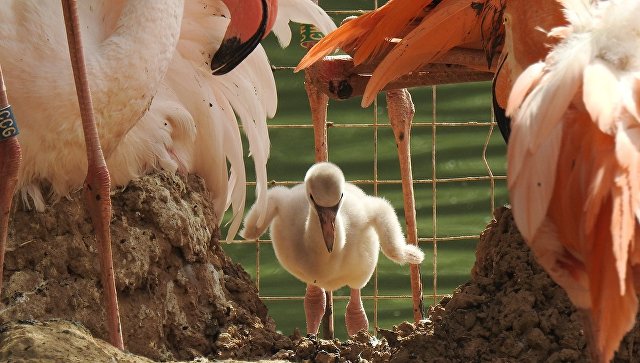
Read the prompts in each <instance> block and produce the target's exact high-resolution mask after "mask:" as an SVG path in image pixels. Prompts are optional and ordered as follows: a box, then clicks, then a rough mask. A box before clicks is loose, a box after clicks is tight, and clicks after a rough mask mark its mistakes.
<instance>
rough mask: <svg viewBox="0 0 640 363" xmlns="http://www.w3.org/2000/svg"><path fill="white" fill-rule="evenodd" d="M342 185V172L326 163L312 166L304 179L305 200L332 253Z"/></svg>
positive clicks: (328, 249)
mask: <svg viewBox="0 0 640 363" xmlns="http://www.w3.org/2000/svg"><path fill="white" fill-rule="evenodd" d="M344 183H345V180H344V175H343V174H342V170H340V168H338V167H337V166H336V165H335V164H332V163H327V162H322V163H317V164H315V165H313V166H312V167H311V168H310V169H309V170H308V171H307V175H306V176H305V177H304V184H305V187H306V189H307V199H308V200H309V205H310V206H311V207H312V208H311V209H312V210H313V211H314V212H315V215H317V217H318V219H319V221H320V229H321V230H322V237H323V239H324V243H325V245H326V246H327V251H329V252H331V251H333V244H334V242H335V239H336V217H337V216H338V210H339V209H340V205H341V203H342V197H343V192H342V191H343V187H344ZM312 218H313V217H312Z"/></svg>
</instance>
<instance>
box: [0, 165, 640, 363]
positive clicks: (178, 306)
mask: <svg viewBox="0 0 640 363" xmlns="http://www.w3.org/2000/svg"><path fill="white" fill-rule="evenodd" d="M203 191H204V188H203V186H202V183H201V181H200V180H199V179H198V178H195V177H193V178H192V177H190V178H189V179H188V180H183V179H180V178H179V177H175V176H173V175H170V174H165V173H161V174H158V175H155V176H149V177H145V178H143V179H141V180H140V181H136V182H134V183H132V184H131V185H130V186H129V187H127V189H126V190H124V191H120V192H117V193H115V195H114V199H113V205H114V214H113V219H112V223H113V224H112V225H113V227H112V233H113V240H114V261H116V278H117V281H118V282H117V288H118V293H119V297H120V303H121V313H122V316H123V318H122V324H123V331H124V334H125V344H126V345H127V348H128V350H129V351H131V352H132V353H135V354H138V355H141V356H146V357H148V358H150V359H153V360H161V361H167V360H189V359H195V358H197V357H203V356H204V357H208V358H210V359H226V358H233V359H244V360H257V359H265V358H270V359H283V360H293V361H302V360H310V361H317V362H338V361H341V362H344V361H359V359H365V360H366V361H373V362H383V361H392V362H411V361H415V362H485V361H486V362H495V361H500V362H540V361H548V362H587V361H588V358H587V349H586V348H585V339H584V335H583V333H582V330H581V325H580V319H579V315H578V313H577V312H576V311H575V309H574V308H573V307H572V305H571V304H570V303H569V301H568V299H567V297H566V294H565V293H564V292H563V290H562V289H560V288H559V287H558V286H557V285H555V284H554V283H553V281H551V279H550V278H549V277H548V275H547V274H546V273H545V272H544V271H543V270H542V269H541V268H540V267H539V266H538V265H537V263H535V261H534V259H533V257H532V254H531V253H530V251H529V249H528V248H527V247H526V245H525V244H524V243H523V242H522V238H521V237H520V235H519V233H518V231H517V228H516V227H515V225H514V223H513V218H512V216H511V212H510V211H509V210H508V209H506V208H500V209H498V210H496V212H495V218H496V220H495V221H494V222H492V223H491V224H490V225H489V226H488V227H487V229H486V230H485V231H484V232H483V233H482V236H481V240H480V243H479V244H478V249H477V252H476V256H477V261H476V264H475V266H474V268H473V271H472V272H471V274H470V280H469V281H468V282H467V283H465V284H463V285H462V286H460V287H459V288H458V289H456V291H455V292H454V294H453V296H452V297H451V298H447V299H444V300H443V301H441V302H440V303H439V304H437V305H435V306H434V307H433V308H432V309H431V310H430V311H429V314H428V319H427V320H425V321H423V322H420V323H418V324H410V323H406V322H405V323H400V322H399V324H398V325H397V326H396V327H395V328H394V329H393V330H389V331H386V330H383V331H381V332H380V336H379V338H374V337H372V336H370V335H368V334H366V333H364V332H362V333H360V334H358V335H357V336H356V337H354V339H352V340H348V341H343V342H341V341H337V340H335V341H327V340H315V339H314V340H311V339H307V338H305V337H301V336H300V335H296V336H292V337H286V336H283V335H281V334H279V333H277V332H276V331H275V325H274V322H273V321H272V320H271V319H270V318H269V317H268V316H267V310H266V307H265V306H264V304H263V303H262V302H261V301H260V300H259V298H258V295H257V291H256V289H255V287H254V285H253V283H252V281H251V279H250V278H249V276H248V275H247V274H246V273H245V272H244V270H242V268H241V267H240V266H239V265H237V264H235V263H233V262H232V261H231V260H229V259H228V258H227V257H226V256H225V255H224V253H223V251H222V249H221V248H220V246H219V244H218V241H217V229H216V227H215V226H212V225H211V224H210V222H208V221H210V220H212V219H211V217H212V215H211V211H212V209H211V206H210V205H209V203H208V202H207V200H206V199H205V198H204V196H203ZM78 195H79V194H76V195H74V196H73V199H72V200H63V201H61V202H59V203H57V204H55V205H54V206H53V207H51V208H49V209H48V210H47V211H46V212H45V213H34V212H25V211H21V210H19V211H16V212H14V213H13V215H12V222H11V227H10V229H11V231H10V237H9V249H8V252H7V259H6V266H5V272H4V281H6V286H5V289H4V291H3V293H2V299H1V303H2V305H1V306H0V323H3V324H4V325H3V326H2V327H1V328H0V361H9V360H10V359H11V360H13V361H28V360H37V361H43V360H45V361H46V360H47V359H49V360H50V361H56V360H58V361H60V360H63V361H69V360H73V359H74V358H73V357H81V358H82V357H90V358H95V361H99V360H101V359H102V357H114V358H116V359H118V360H119V361H124V362H129V361H130V362H148V361H149V360H147V359H146V358H142V357H140V356H135V355H133V354H124V355H122V354H120V353H116V352H115V351H112V350H110V348H109V347H108V346H107V345H105V344H103V343H101V342H100V340H99V339H94V338H92V336H95V337H97V338H104V337H105V336H106V332H105V330H104V323H103V320H104V318H103V316H104V314H103V311H102V308H101V307H100V305H99V304H100V301H101V295H100V284H99V282H98V276H99V272H98V266H97V259H96V250H95V244H94V242H93V237H92V235H91V228H90V227H89V223H88V217H87V216H86V215H85V213H84V208H83V207H82V202H80V201H78ZM55 318H60V319H66V320H73V321H78V322H79V323H69V322H68V321H64V320H54V321H51V320H49V319H55ZM82 326H84V327H86V328H84V327H82ZM63 341H64V344H62V342H63ZM55 354H61V355H58V356H56V355H55ZM630 357H640V328H639V327H638V326H637V325H636V327H635V329H634V330H633V331H632V333H630V334H629V335H628V336H627V337H626V338H625V340H624V342H623V344H622V346H621V348H620V351H619V353H618V355H617V356H616V359H615V361H616V362H631V359H630ZM636 359H637V358H636ZM81 360H82V359H81ZM91 360H93V359H91ZM199 361H201V362H203V361H205V360H202V359H201V360H199Z"/></svg>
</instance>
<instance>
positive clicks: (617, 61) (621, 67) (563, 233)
mask: <svg viewBox="0 0 640 363" xmlns="http://www.w3.org/2000/svg"><path fill="white" fill-rule="evenodd" d="M561 3H562V5H563V7H564V13H565V15H566V20H567V21H568V23H569V24H568V25H566V26H559V27H556V28H554V29H552V30H551V31H550V32H549V35H550V37H552V38H555V41H558V42H559V43H558V44H557V45H556V46H555V47H554V48H553V50H552V51H551V52H550V53H549V54H548V55H547V57H546V59H545V60H544V62H538V63H535V64H533V65H531V66H530V67H529V68H527V69H526V70H525V71H524V72H523V73H522V74H521V76H520V77H519V78H518V80H517V81H516V83H515V84H514V86H513V90H512V91H511V95H510V97H509V101H508V107H507V115H510V116H512V117H513V121H514V122H513V130H512V134H511V141H510V142H509V149H508V171H509V173H508V187H509V193H510V196H511V202H512V205H513V214H514V217H515V220H516V223H517V224H518V228H519V229H520V231H521V233H522V235H523V237H524V238H525V240H526V241H527V243H528V244H529V246H530V247H531V249H532V250H533V252H534V253H535V255H536V258H537V260H538V262H539V263H540V264H541V265H542V266H543V267H544V268H545V270H546V271H547V272H548V273H549V274H550V275H551V277H552V278H553V279H554V280H555V281H556V282H557V283H558V284H559V285H560V286H562V287H563V288H564V289H565V290H566V291H567V294H568V295H569V298H570V299H571V301H572V302H573V303H574V305H576V306H577V307H578V309H580V310H583V311H585V313H586V314H585V315H586V319H584V320H585V322H586V324H585V325H586V326H585V332H586V333H587V334H586V335H587V337H588V338H589V343H590V347H591V352H592V354H593V356H594V361H597V362H608V361H610V360H611V359H612V358H613V354H614V352H615V351H616V349H617V348H618V346H619V344H620V341H621V340H622V338H623V337H624V335H625V334H626V332H628V331H629V330H630V329H631V328H632V327H633V325H634V323H635V317H636V314H637V311H638V297H637V295H636V294H637V293H638V292H640V245H639V242H640V235H639V234H638V231H640V229H639V227H640V223H639V221H640V214H639V211H640V178H639V175H640V174H639V173H640V151H639V150H640V134H639V133H638V125H640V112H639V110H640V108H639V104H640V76H639V75H640V51H639V50H640V26H639V25H638V22H637V19H636V17H637V14H639V13H640V3H638V2H637V1H632V0H621V1H595V2H591V1H589V0H565V1H562V2H561Z"/></svg>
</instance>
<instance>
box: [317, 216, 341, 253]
mask: <svg viewBox="0 0 640 363" xmlns="http://www.w3.org/2000/svg"><path fill="white" fill-rule="evenodd" d="M316 211H317V212H318V217H319V218H320V228H321V229H322V237H323V238H324V243H325V244H326V245H327V251H329V253H331V251H333V243H334V242H335V240H336V215H337V214H338V209H337V208H335V209H334V208H332V207H319V206H316Z"/></svg>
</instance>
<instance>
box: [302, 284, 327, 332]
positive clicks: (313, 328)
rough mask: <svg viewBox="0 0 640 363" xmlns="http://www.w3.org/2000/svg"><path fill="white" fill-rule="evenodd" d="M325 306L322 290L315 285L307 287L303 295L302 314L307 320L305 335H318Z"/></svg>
mask: <svg viewBox="0 0 640 363" xmlns="http://www.w3.org/2000/svg"><path fill="white" fill-rule="evenodd" d="M326 304H327V299H326V297H325V293H324V290H323V289H321V288H319V287H318V286H315V285H307V291H306V293H305V295H304V314H305V317H306V318H307V334H313V335H317V334H318V328H319V327H320V322H321V321H322V316H323V315H324V309H325V307H326Z"/></svg>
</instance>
